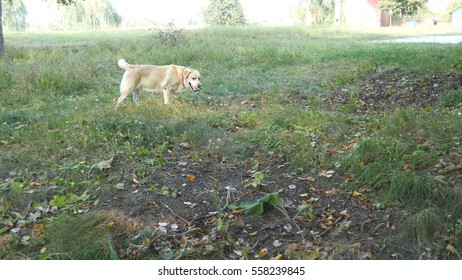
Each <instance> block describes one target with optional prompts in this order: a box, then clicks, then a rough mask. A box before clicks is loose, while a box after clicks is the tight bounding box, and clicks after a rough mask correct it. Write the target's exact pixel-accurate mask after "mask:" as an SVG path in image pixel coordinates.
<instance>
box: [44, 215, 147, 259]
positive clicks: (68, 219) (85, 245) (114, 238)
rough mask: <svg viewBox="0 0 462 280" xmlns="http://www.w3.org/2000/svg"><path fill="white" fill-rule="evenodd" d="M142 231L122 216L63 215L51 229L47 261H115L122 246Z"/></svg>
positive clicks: (47, 236) (52, 224)
mask: <svg viewBox="0 0 462 280" xmlns="http://www.w3.org/2000/svg"><path fill="white" fill-rule="evenodd" d="M138 230H140V225H139V224H138V223H137V222H136V221H134V220H131V219H127V218H126V217H124V216H123V215H122V214H121V213H118V212H101V213H96V214H85V215H81V216H70V215H68V214H61V215H60V216H58V218H57V219H56V220H55V221H53V222H52V223H51V224H50V225H48V227H47V230H46V238H47V240H49V245H48V250H47V258H50V259H74V260H107V259H110V260H115V259H119V255H118V252H117V249H118V246H119V245H120V242H126V239H127V238H128V237H129V236H130V234H133V233H135V232H136V231H138Z"/></svg>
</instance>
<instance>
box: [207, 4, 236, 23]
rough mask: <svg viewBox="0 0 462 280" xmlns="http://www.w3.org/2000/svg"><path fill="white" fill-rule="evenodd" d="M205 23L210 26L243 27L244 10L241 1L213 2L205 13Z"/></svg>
mask: <svg viewBox="0 0 462 280" xmlns="http://www.w3.org/2000/svg"><path fill="white" fill-rule="evenodd" d="M204 21H205V23H207V24H210V25H243V24H245V16H244V9H243V8H242V6H241V3H240V2H239V0H211V1H210V4H209V5H208V6H207V8H206V9H205V11H204Z"/></svg>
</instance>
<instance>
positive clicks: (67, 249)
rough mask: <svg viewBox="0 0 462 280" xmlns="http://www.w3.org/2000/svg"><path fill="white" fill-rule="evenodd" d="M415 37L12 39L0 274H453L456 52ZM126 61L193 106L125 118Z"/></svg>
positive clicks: (0, 118)
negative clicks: (304, 267)
mask: <svg viewBox="0 0 462 280" xmlns="http://www.w3.org/2000/svg"><path fill="white" fill-rule="evenodd" d="M407 31H409V29H407ZM407 31H406V29H400V30H394V29H392V30H390V29H387V30H385V31H383V30H371V31H355V30H347V29H342V28H337V29H333V28H331V29H328V28H302V27H290V28H288V27H287V28H282V27H281V28H276V27H274V28H263V27H258V28H257V27H246V28H206V29H200V30H187V31H183V32H182V33H181V34H182V37H181V38H175V39H177V40H176V41H169V40H168V39H161V38H159V37H158V36H157V33H156V32H155V31H149V30H130V31H128V30H124V31H119V30H117V31H116V30H114V31H105V32H103V31H100V32H83V33H57V34H48V33H47V34H39V33H13V34H6V38H5V41H6V54H5V57H4V58H2V59H0V92H1V95H0V258H1V259H175V258H183V259H237V258H242V259H254V258H260V259H271V258H276V259H279V258H282V259H421V258H423V259H460V258H461V254H462V242H461V240H462V239H461V237H462V183H461V182H462V180H461V179H462V171H461V170H462V147H461V141H462V139H461V138H462V89H461V83H462V49H461V48H460V46H459V45H440V44H379V43H371V42H370V41H371V40H378V39H390V38H394V37H398V36H408V35H410V33H409V32H407ZM411 31H412V32H413V33H422V34H423V33H426V32H428V30H422V31H420V30H418V29H413V30H411ZM119 58H125V59H126V60H127V61H128V62H129V63H133V64H158V65H163V64H177V65H183V66H188V67H192V68H195V69H198V70H199V71H201V74H202V85H203V88H202V91H201V92H200V93H193V92H191V91H188V92H184V93H183V94H182V95H181V96H176V97H175V98H174V100H173V104H171V105H170V106H165V105H163V101H162V98H161V95H160V94H148V93H144V94H142V95H141V102H140V104H138V105H136V104H134V103H133V102H131V100H130V99H129V98H127V100H126V101H125V102H124V103H123V106H121V108H119V109H118V110H117V111H116V110H114V106H115V100H116V99H117V97H118V95H119V92H118V85H119V82H120V79H121V76H122V73H123V71H122V70H121V69H119V68H118V66H117V60H118V59H119ZM269 194H273V196H268V195H269ZM262 197H263V198H265V199H266V198H268V199H267V200H264V199H260V198H262ZM270 197H271V199H269V198H270ZM273 198H276V199H274V200H273ZM242 202H249V203H250V204H251V205H252V207H254V206H255V208H252V209H249V208H246V207H245V206H248V204H242ZM240 203H241V204H240ZM252 203H253V204H252ZM229 206H236V207H232V208H230V207H229ZM259 207H261V208H259ZM257 208H258V209H262V210H264V211H263V213H261V214H257V213H254V212H252V211H253V210H255V209H257ZM232 209H234V210H232ZM236 209H237V210H236ZM239 209H240V210H239ZM247 210H249V211H247ZM246 213H247V214H246ZM267 232H269V233H270V234H266V233H267Z"/></svg>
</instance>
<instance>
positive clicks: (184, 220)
mask: <svg viewBox="0 0 462 280" xmlns="http://www.w3.org/2000/svg"><path fill="white" fill-rule="evenodd" d="M160 203H161V204H162V205H164V206H165V208H167V209H168V210H170V212H172V214H173V215H175V216H177V217H178V218H179V219H180V220H182V221H183V222H184V223H185V224H187V225H188V227H189V226H191V225H190V223H189V222H188V221H187V220H186V219H184V218H183V217H181V216H180V215H178V214H177V213H175V212H173V210H172V209H171V208H170V206H168V205H167V204H165V203H163V202H162V201H160Z"/></svg>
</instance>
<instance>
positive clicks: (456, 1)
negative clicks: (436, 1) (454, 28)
mask: <svg viewBox="0 0 462 280" xmlns="http://www.w3.org/2000/svg"><path fill="white" fill-rule="evenodd" d="M460 7H462V0H453V1H452V2H451V3H450V4H449V5H448V9H447V13H448V14H450V13H452V12H454V11H455V10H456V9H458V8H460Z"/></svg>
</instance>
